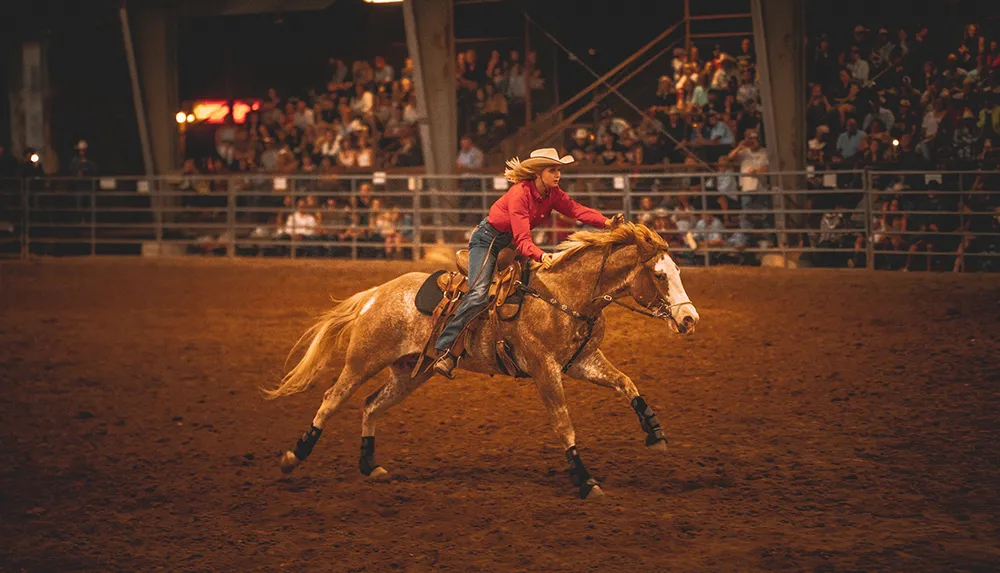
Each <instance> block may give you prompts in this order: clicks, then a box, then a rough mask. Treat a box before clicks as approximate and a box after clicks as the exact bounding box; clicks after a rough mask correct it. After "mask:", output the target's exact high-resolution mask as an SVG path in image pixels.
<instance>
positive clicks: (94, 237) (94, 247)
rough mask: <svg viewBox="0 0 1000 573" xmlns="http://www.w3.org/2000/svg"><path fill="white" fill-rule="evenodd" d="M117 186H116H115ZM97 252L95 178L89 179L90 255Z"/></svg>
mask: <svg viewBox="0 0 1000 573" xmlns="http://www.w3.org/2000/svg"><path fill="white" fill-rule="evenodd" d="M116 187H117V186H116ZM96 254H97V180H96V179H91V180H90V256H94V255H96Z"/></svg>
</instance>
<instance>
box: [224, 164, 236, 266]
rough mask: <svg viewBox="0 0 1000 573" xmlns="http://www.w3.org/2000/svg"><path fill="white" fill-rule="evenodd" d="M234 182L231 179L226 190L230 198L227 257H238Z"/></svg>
mask: <svg viewBox="0 0 1000 573" xmlns="http://www.w3.org/2000/svg"><path fill="white" fill-rule="evenodd" d="M233 187H234V186H233V180H232V178H230V179H229V182H228V185H226V189H227V190H228V197H227V199H226V231H227V232H228V233H229V242H228V244H227V245H226V256H228V257H233V256H235V255H236V192H235V190H234V189H233Z"/></svg>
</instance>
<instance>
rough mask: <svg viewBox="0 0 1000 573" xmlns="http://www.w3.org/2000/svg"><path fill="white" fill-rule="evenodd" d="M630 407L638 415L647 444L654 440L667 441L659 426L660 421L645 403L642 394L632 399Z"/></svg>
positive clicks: (654, 441)
mask: <svg viewBox="0 0 1000 573" xmlns="http://www.w3.org/2000/svg"><path fill="white" fill-rule="evenodd" d="M632 409H633V410H635V414H636V415H637V416H639V424H640V425H641V426H642V431H644V432H646V445H647V446H651V445H653V444H655V443H656V442H661V441H662V442H666V441H667V438H666V437H665V436H664V435H663V428H661V427H660V421H659V420H657V419H656V414H654V413H653V409H652V408H650V407H649V405H648V404H646V401H645V400H643V399H642V396H636V397H635V398H633V399H632Z"/></svg>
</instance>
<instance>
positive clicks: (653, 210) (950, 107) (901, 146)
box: [0, 24, 1000, 270]
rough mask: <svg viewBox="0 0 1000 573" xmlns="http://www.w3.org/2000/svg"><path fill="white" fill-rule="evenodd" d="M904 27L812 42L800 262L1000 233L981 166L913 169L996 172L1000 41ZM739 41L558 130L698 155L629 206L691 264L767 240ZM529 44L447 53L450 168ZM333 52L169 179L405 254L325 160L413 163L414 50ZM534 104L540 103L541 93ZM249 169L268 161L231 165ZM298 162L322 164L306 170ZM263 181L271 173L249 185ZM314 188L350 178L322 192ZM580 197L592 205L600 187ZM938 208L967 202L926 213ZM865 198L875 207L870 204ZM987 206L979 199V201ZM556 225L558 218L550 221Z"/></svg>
mask: <svg viewBox="0 0 1000 573" xmlns="http://www.w3.org/2000/svg"><path fill="white" fill-rule="evenodd" d="M912 32H913V33H912V37H911V34H910V31H909V30H905V29H899V30H895V31H894V32H892V33H890V31H889V30H888V29H887V28H880V29H878V31H877V32H873V31H872V30H870V29H869V28H867V27H866V26H865V25H860V24H859V25H858V26H856V27H855V28H854V30H853V32H851V33H848V34H845V35H844V36H843V37H837V36H834V35H826V34H824V35H821V36H819V37H817V38H812V39H810V41H809V42H808V43H807V51H808V66H807V76H808V82H809V83H808V91H809V96H808V98H809V99H808V102H807V108H806V114H807V116H806V121H807V130H808V132H809V134H811V136H812V137H811V138H810V139H809V141H808V149H807V156H808V161H809V164H810V166H811V167H810V169H811V170H812V176H810V177H809V178H808V188H809V189H811V190H813V191H814V192H815V193H813V194H810V195H808V196H807V197H806V202H807V203H806V207H809V208H813V209H814V212H815V213H816V214H815V215H814V216H812V217H811V218H809V219H810V220H809V221H807V222H806V224H807V225H809V228H813V229H816V231H815V232H813V233H805V234H795V235H793V236H792V238H791V240H792V241H793V243H794V244H792V245H790V246H820V247H825V248H831V249H838V250H839V251H840V252H839V253H835V254H834V255H831V256H817V257H815V260H814V261H812V263H813V264H833V265H855V266H856V265H859V264H866V261H865V260H864V258H863V256H862V255H863V253H865V252H866V250H867V249H868V248H869V247H873V248H874V249H875V250H876V251H886V252H889V253H892V254H890V255H886V256H883V257H881V258H879V259H877V260H876V266H882V267H887V268H900V269H904V270H909V269H912V268H915V267H919V268H944V267H948V268H955V269H956V270H961V269H960V267H963V265H964V264H965V263H964V260H963V259H962V257H958V258H955V257H952V259H951V261H952V262H947V261H946V260H945V259H944V258H941V257H938V256H936V255H935V254H934V253H938V252H945V251H947V252H958V253H960V254H961V253H967V254H974V253H988V252H996V250H997V243H998V241H997V239H996V237H992V236H991V235H984V233H989V232H996V226H997V217H996V216H995V213H997V208H998V201H997V199H996V194H990V193H988V191H989V190H990V189H993V188H995V187H996V183H998V182H997V181H994V180H993V179H992V178H991V177H990V176H979V177H977V178H975V179H974V180H973V179H969V178H968V177H964V178H963V177H959V178H958V179H953V178H950V177H948V176H945V177H941V176H934V175H926V174H925V172H927V171H932V170H935V169H944V168H948V169H955V170H976V169H986V170H993V169H996V168H997V167H998V165H1000V139H998V134H1000V105H998V104H1000V49H998V47H997V41H996V40H995V39H992V38H989V37H986V36H984V34H983V33H982V32H981V30H980V29H979V27H978V26H976V25H974V24H973V25H969V26H967V27H965V29H964V30H963V32H962V33H961V34H960V35H956V38H955V40H954V42H952V43H951V45H952V48H953V49H952V50H950V51H934V50H933V49H932V48H931V47H930V46H941V45H946V44H948V42H946V41H944V40H942V41H935V42H932V39H933V38H932V37H931V31H930V29H929V28H927V27H918V28H916V29H914V30H912ZM934 33H939V34H942V35H944V34H947V33H948V32H947V31H936V32H934ZM734 52H735V53H732V54H731V53H727V52H725V51H723V50H722V49H721V48H720V47H719V46H718V45H717V46H715V48H714V50H713V51H712V53H711V54H710V55H709V57H707V58H703V57H702V54H701V52H699V49H698V47H697V46H691V48H690V49H689V50H685V49H682V48H679V49H677V50H676V51H675V52H674V57H673V60H672V62H671V64H670V66H669V69H668V70H667V73H665V74H663V75H662V76H661V77H660V78H659V81H658V84H657V86H656V90H655V92H654V93H653V94H652V95H651V96H650V97H649V99H647V100H646V102H645V103H646V104H647V106H646V108H645V110H644V112H643V113H641V114H639V119H638V121H633V122H630V121H628V120H627V119H625V117H624V116H623V115H622V113H621V112H622V109H620V108H614V107H608V106H607V105H606V102H605V101H603V97H604V95H606V94H596V96H595V97H599V98H602V101H601V103H600V104H599V105H597V106H596V107H595V110H596V111H595V115H594V118H593V121H592V123H590V124H579V125H576V126H574V127H573V129H572V130H570V132H568V133H567V135H568V136H569V137H568V138H567V140H566V144H565V146H564V147H565V151H566V152H567V153H570V154H572V155H573V156H574V157H575V158H576V159H577V161H578V162H579V163H580V164H582V165H591V166H608V167H617V168H621V169H620V170H621V171H625V172H634V171H643V169H641V167H642V166H646V167H656V168H662V167H664V166H677V167H679V168H680V169H681V170H682V171H687V172H700V173H710V174H711V175H710V176H708V177H705V176H699V177H674V178H663V180H662V181H661V180H659V179H655V178H644V179H638V180H634V181H633V182H632V188H633V190H634V191H636V197H637V201H636V204H635V205H633V206H632V210H633V213H635V214H636V218H637V220H639V221H642V222H644V223H646V224H648V225H650V226H652V227H653V228H655V229H657V230H658V231H661V232H662V233H663V234H664V236H665V237H666V238H667V239H668V241H670V242H671V243H672V244H674V245H676V246H678V247H687V248H690V249H693V250H694V252H695V255H693V256H692V257H691V262H696V261H697V260H698V259H699V257H702V256H703V255H704V253H700V254H699V253H698V251H699V250H705V249H708V250H712V251H719V252H718V253H713V254H712V255H711V258H719V259H726V258H732V259H737V260H742V261H746V260H747V257H746V256H745V255H744V254H743V253H744V251H745V249H747V248H748V247H762V248H765V249H766V248H770V247H775V246H777V242H778V238H777V236H776V235H775V234H774V233H773V232H772V231H770V229H773V227H774V217H773V215H771V214H768V213H767V210H768V209H769V208H770V207H771V206H772V198H771V196H770V194H769V192H770V191H771V186H772V185H773V183H774V181H773V178H771V177H769V176H768V170H769V166H768V159H767V153H766V151H765V149H764V147H763V145H764V144H765V143H766V133H764V132H763V129H762V128H763V122H762V118H761V106H760V90H759V87H758V74H757V67H756V57H755V53H754V48H753V44H752V42H751V40H750V39H749V38H745V39H743V40H742V41H741V42H740V45H739V47H738V48H737V49H736V50H734ZM535 58H536V56H535V54H534V53H530V52H529V53H528V54H527V55H526V57H525V58H524V62H523V63H522V59H521V54H520V53H519V52H518V51H516V50H512V51H510V52H509V53H508V55H507V56H506V58H505V57H502V56H501V54H500V52H499V51H493V52H492V53H491V54H490V57H489V59H488V60H487V61H486V62H485V63H483V62H482V61H481V60H480V59H479V58H478V55H477V53H476V52H475V51H474V50H468V51H465V52H462V53H460V54H458V59H457V62H456V64H457V66H456V78H455V85H456V91H457V102H458V113H459V118H458V119H459V122H458V124H459V131H460V133H461V134H462V137H460V142H461V144H460V149H459V150H458V152H457V154H456V159H455V163H456V169H457V170H458V172H459V173H465V172H471V171H478V170H481V169H483V168H484V167H487V166H486V157H487V154H486V152H485V151H484V150H487V151H488V150H490V149H493V148H495V146H496V145H497V144H498V143H499V141H500V140H502V139H503V138H504V137H506V136H507V135H509V134H510V133H511V132H512V130H513V129H516V128H517V127H518V126H519V125H520V122H521V121H522V120H523V118H524V113H525V109H524V108H525V105H526V100H527V98H532V103H533V104H534V103H536V101H535V100H536V95H533V94H534V92H538V93H541V92H542V91H543V89H542V88H544V85H545V82H544V79H543V78H542V75H541V73H540V72H539V71H538V70H537V69H536V68H535ZM329 64H330V67H329V70H328V73H327V76H326V77H324V78H323V79H324V82H325V86H324V87H323V89H321V90H310V91H309V93H307V94H306V95H304V96H302V97H287V98H283V97H281V96H280V95H279V94H278V93H277V92H276V90H273V89H272V90H270V91H269V94H268V97H267V98H266V100H265V101H264V102H263V104H262V105H261V106H260V108H259V109H258V110H255V111H254V112H253V113H251V114H249V115H248V118H247V121H246V122H245V123H243V124H240V125H237V124H235V123H233V122H232V121H227V123H225V124H224V125H222V126H221V127H219V128H218V129H217V130H216V132H215V146H214V147H215V155H214V156H213V157H207V158H204V159H203V160H202V162H201V164H200V165H199V164H198V162H197V161H195V160H194V159H193V158H191V159H188V160H187V161H186V162H185V164H184V169H183V172H182V173H181V176H182V184H181V189H182V190H192V191H195V192H196V193H197V194H199V195H204V196H211V195H216V196H218V195H219V193H218V192H219V191H221V190H228V189H229V188H230V186H232V188H233V189H235V190H237V191H239V190H248V191H254V192H255V194H256V195H257V196H258V197H259V196H260V195H264V196H265V198H264V200H263V201H261V200H259V199H258V200H256V201H254V202H253V204H252V205H250V206H251V207H257V208H260V207H265V208H272V209H273V210H272V211H270V212H269V213H270V214H267V215H266V216H264V215H261V216H259V217H255V218H254V221H252V222H253V223H258V224H260V227H259V228H258V229H257V231H255V234H257V235H259V236H261V237H264V236H270V237H278V238H280V239H291V240H296V239H310V238H313V237H315V238H318V239H317V240H328V241H340V242H343V241H350V242H351V243H352V244H354V245H356V244H357V243H359V242H360V243H364V244H365V245H366V247H365V248H366V249H368V251H367V252H369V253H370V254H371V255H372V256H376V255H377V256H399V254H400V253H401V248H402V245H403V244H404V243H405V241H406V240H407V239H408V238H409V236H410V235H412V219H408V217H411V215H409V214H408V208H409V203H410V201H408V200H407V199H406V198H403V199H398V198H397V197H392V198H389V197H386V198H381V199H379V198H376V199H372V197H371V188H370V186H368V185H367V184H366V185H365V186H362V188H365V189H366V191H365V193H364V194H361V193H359V191H360V189H355V187H356V185H355V184H352V183H348V182H346V181H344V180H342V179H341V177H340V176H339V175H340V174H342V173H344V172H345V171H346V172H351V171H354V172H361V173H364V172H367V173H370V172H372V171H376V170H380V169H386V168H393V167H417V166H420V165H421V164H422V157H421V146H420V142H419V140H418V131H417V129H416V123H417V120H418V117H417V111H416V100H415V95H414V90H413V83H412V62H411V61H410V60H409V59H406V60H405V61H404V62H403V63H402V65H400V66H399V70H398V72H397V70H396V69H395V68H394V67H393V66H392V65H390V64H389V63H387V62H386V61H385V60H384V59H383V58H381V57H379V58H375V59H374V60H373V62H366V61H357V62H354V63H353V64H352V65H351V66H348V65H347V64H345V63H344V62H343V61H342V60H339V59H337V58H331V59H330V61H329ZM539 101H541V100H539ZM607 101H608V102H610V101H615V100H614V99H612V98H608V100H607ZM538 109H539V110H540V111H544V104H542V105H540V106H539V107H538ZM626 111H627V110H626ZM78 147H80V146H78ZM78 153H79V156H78V157H77V158H76V159H75V160H74V162H73V165H74V166H75V167H74V169H75V171H74V174H87V173H90V172H91V171H93V172H96V165H95V164H93V162H92V161H90V160H89V159H87V158H86V144H85V143H83V148H82V149H79V150H78ZM2 156H3V153H2V152H0V159H3V160H4V162H5V163H4V165H7V167H8V168H9V169H13V165H14V161H13V160H11V159H10V158H9V157H8V158H3V157H2ZM25 165H27V163H26V164H25ZM27 168H28V169H30V168H31V166H30V165H28V167H27ZM856 168H873V169H897V170H907V171H913V172H915V173H916V174H914V175H907V176H876V177H874V178H873V180H872V182H871V183H872V187H873V189H874V190H875V191H876V192H877V194H875V195H873V196H872V197H868V198H865V197H862V195H861V194H860V192H859V191H860V189H861V188H862V187H863V182H861V181H860V180H859V179H858V176H857V175H856V174H855V172H853V171H851V170H852V169H856ZM253 173H267V174H268V175H270V176H272V177H269V178H265V179H260V178H253V177H249V176H248V177H244V178H241V177H239V176H238V175H239V174H247V175H249V174H253ZM194 175H208V176H210V177H209V178H208V179H205V178H197V177H192V176H194ZM232 175H237V177H231V176H232ZM296 175H316V176H318V177H317V178H315V179H308V180H306V179H301V178H296V177H294V176H296ZM214 176H218V178H216V179H213V178H212V177H214ZM286 176H287V177H286ZM279 181H280V182H281V183H280V185H279V184H278V182H279ZM566 184H567V186H568V187H571V189H570V190H571V192H572V193H574V194H576V195H579V196H581V197H584V198H586V196H587V193H588V192H591V193H593V192H594V191H595V186H596V187H602V188H601V189H600V190H601V191H606V190H612V191H613V190H614V189H616V188H617V187H615V186H614V185H613V184H612V181H611V179H608V180H607V181H605V180H590V181H585V180H581V181H573V180H572V179H571V178H567V180H566ZM259 185H264V186H265V187H267V189H264V188H261V189H256V188H255V186H259ZM481 185H482V184H481V182H480V181H479V180H472V179H469V180H468V181H465V180H462V181H461V182H460V186H461V188H462V189H465V188H466V187H468V190H469V191H470V197H472V196H473V195H474V193H472V192H473V191H475V192H479V191H480V190H481ZM270 192H273V194H272V195H270V196H267V195H268V193H270ZM327 192H330V193H337V192H345V193H344V194H343V196H342V197H341V196H337V197H336V198H333V197H330V196H329V193H327ZM316 193H319V197H320V199H317V198H316V197H317V196H316V195H315V194H316ZM595 196H596V195H595ZM473 199H475V200H473ZM473 199H470V200H469V201H463V200H460V201H459V203H460V205H459V206H460V207H462V208H465V207H474V206H475V205H472V204H476V205H478V202H480V198H479V197H478V196H477V197H474V198H473ZM206 201H207V203H206ZM394 202H395V203H398V204H393V203H394ZM211 203H212V200H211V198H207V199H206V198H205V197H202V198H200V199H199V198H198V197H195V198H191V199H190V200H189V204H190V205H192V206H205V205H210V204H211ZM591 203H592V204H596V205H598V206H600V207H604V205H600V200H599V199H594V200H593V201H591ZM612 203H616V204H620V200H614V201H612ZM400 207H402V210H400ZM263 211H266V209H264V210H262V212H263ZM705 211H708V212H705ZM936 211H941V212H943V213H967V214H968V216H962V215H952V214H941V215H936V214H934V212H936ZM911 212H912V213H914V215H913V216H910V215H909V213H911ZM274 213H278V214H277V216H275V215H274ZM859 213H871V219H870V220H866V217H867V215H864V216H862V215H859ZM928 213H930V214H928ZM984 213H986V214H988V216H987V217H985V218H984V217H980V216H979V215H981V214H984ZM859 217H860V218H859ZM807 218H808V217H807ZM463 222H465V221H463ZM554 224H555V226H556V227H557V231H556V232H554V233H552V236H547V234H546V233H544V232H542V233H540V234H539V237H538V238H539V240H540V241H541V242H554V240H558V239H559V238H562V237H564V236H565V235H566V234H567V233H568V232H569V231H571V230H572V228H571V227H570V226H568V225H569V224H568V223H567V222H566V221H561V220H559V219H558V218H557V219H556V220H555V221H554ZM561 226H563V227H566V229H565V230H558V229H559V227H561ZM865 228H870V229H872V233H871V236H870V237H867V236H863V233H861V231H862V230H864V229H865ZM764 229H768V231H763V230H764ZM941 233H944V234H941ZM977 233H978V234H977ZM337 248H341V247H337ZM329 249H333V248H332V247H330V248H328V250H329ZM334 250H335V249H334ZM334 250H330V251H329V254H333V253H334ZM321 251H322V249H319V250H317V249H312V250H309V251H306V252H305V254H313V253H314V252H315V253H316V254H321ZM705 252H707V251H705ZM900 253H903V254H900ZM704 256H705V257H708V255H704ZM978 260H986V259H978ZM921 261H924V262H921ZM935 261H936V262H935Z"/></svg>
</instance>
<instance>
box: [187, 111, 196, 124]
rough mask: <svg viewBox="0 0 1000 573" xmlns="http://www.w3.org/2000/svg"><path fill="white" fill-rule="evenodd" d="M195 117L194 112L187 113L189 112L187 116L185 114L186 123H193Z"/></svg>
mask: <svg viewBox="0 0 1000 573" xmlns="http://www.w3.org/2000/svg"><path fill="white" fill-rule="evenodd" d="M195 119H196V118H195V117H194V114H193V113H189V114H188V116H187V120H188V123H194V120H195Z"/></svg>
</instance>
